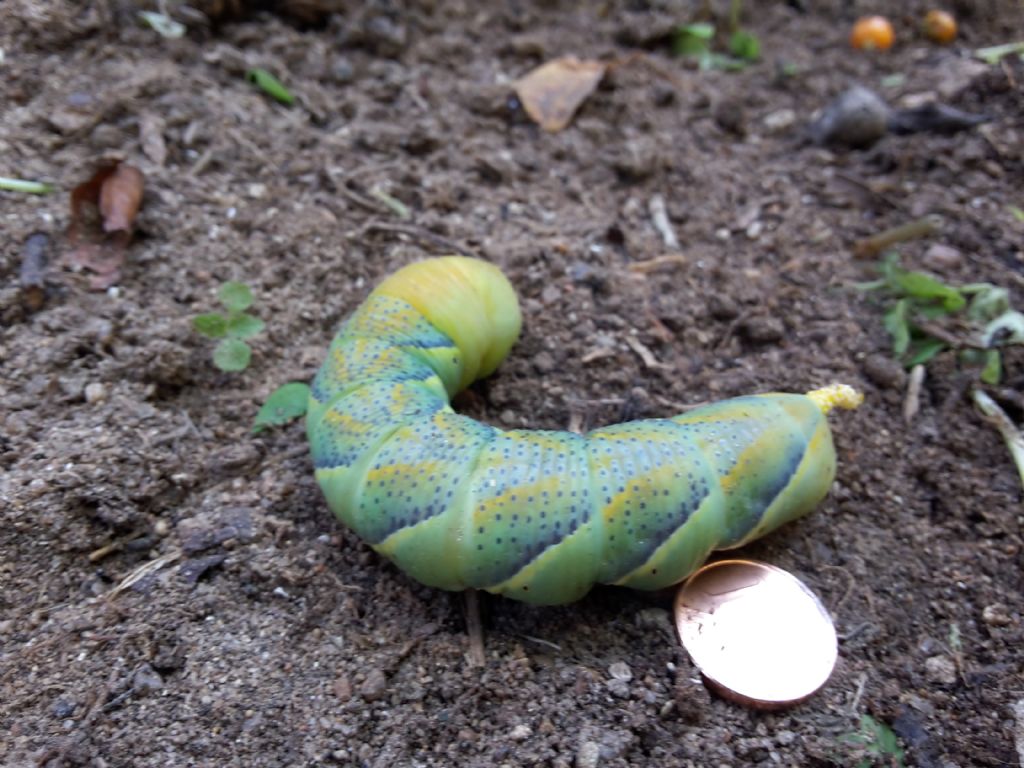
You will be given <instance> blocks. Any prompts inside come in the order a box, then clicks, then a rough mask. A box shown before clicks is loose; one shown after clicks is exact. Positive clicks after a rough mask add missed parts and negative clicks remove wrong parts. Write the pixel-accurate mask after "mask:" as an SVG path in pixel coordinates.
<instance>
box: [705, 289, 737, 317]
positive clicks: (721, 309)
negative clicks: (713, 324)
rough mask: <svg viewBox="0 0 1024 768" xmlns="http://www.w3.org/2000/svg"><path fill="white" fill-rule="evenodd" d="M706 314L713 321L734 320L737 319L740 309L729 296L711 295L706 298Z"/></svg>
mask: <svg viewBox="0 0 1024 768" xmlns="http://www.w3.org/2000/svg"><path fill="white" fill-rule="evenodd" d="M708 312H710V313H711V316H712V317H713V318H715V320H735V319H736V318H737V317H739V314H740V308H739V307H738V306H737V305H736V302H735V301H734V300H733V299H732V298H730V297H729V296H724V295H720V294H714V293H713V294H711V296H710V297H709V298H708Z"/></svg>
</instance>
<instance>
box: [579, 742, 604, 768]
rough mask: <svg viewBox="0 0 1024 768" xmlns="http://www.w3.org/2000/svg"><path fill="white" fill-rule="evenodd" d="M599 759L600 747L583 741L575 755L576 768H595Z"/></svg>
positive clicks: (594, 743)
mask: <svg viewBox="0 0 1024 768" xmlns="http://www.w3.org/2000/svg"><path fill="white" fill-rule="evenodd" d="M600 759H601V746H600V745H599V744H598V743H597V742H595V741H585V742H583V743H582V744H580V748H579V751H578V752H577V753H576V768H595V766H597V763H598V761H599V760H600Z"/></svg>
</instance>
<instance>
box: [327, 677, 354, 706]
mask: <svg viewBox="0 0 1024 768" xmlns="http://www.w3.org/2000/svg"><path fill="white" fill-rule="evenodd" d="M331 688H332V690H333V691H334V695H335V696H337V697H338V701H348V700H349V699H351V698H352V682H351V681H350V680H349V679H348V677H347V676H346V675H342V676H341V677H339V678H338V679H337V680H335V681H334V685H333V686H331Z"/></svg>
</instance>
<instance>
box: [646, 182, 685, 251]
mask: <svg viewBox="0 0 1024 768" xmlns="http://www.w3.org/2000/svg"><path fill="white" fill-rule="evenodd" d="M649 209H650V212H651V221H653V222H654V228H655V229H656V230H658V234H659V235H661V240H662V242H664V243H665V247H666V248H673V249H674V248H678V247H679V238H678V237H676V231H675V230H674V229H672V222H671V221H669V220H668V211H667V210H666V208H665V198H664V197H662V196H661V195H655V196H654V197H652V198H651V202H650V204H649Z"/></svg>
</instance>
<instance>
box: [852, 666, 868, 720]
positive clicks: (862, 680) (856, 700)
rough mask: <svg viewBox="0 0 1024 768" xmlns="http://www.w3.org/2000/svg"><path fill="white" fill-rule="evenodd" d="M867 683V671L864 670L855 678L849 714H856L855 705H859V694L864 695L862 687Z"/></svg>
mask: <svg viewBox="0 0 1024 768" xmlns="http://www.w3.org/2000/svg"><path fill="white" fill-rule="evenodd" d="M867 683H868V673H867V672H864V673H862V674H861V676H860V678H859V679H858V680H857V691H856V692H855V693H854V694H853V701H852V702H850V714H851V715H856V714H857V707H859V706H860V699H861V696H863V695H864V687H865V686H866V685H867Z"/></svg>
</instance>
